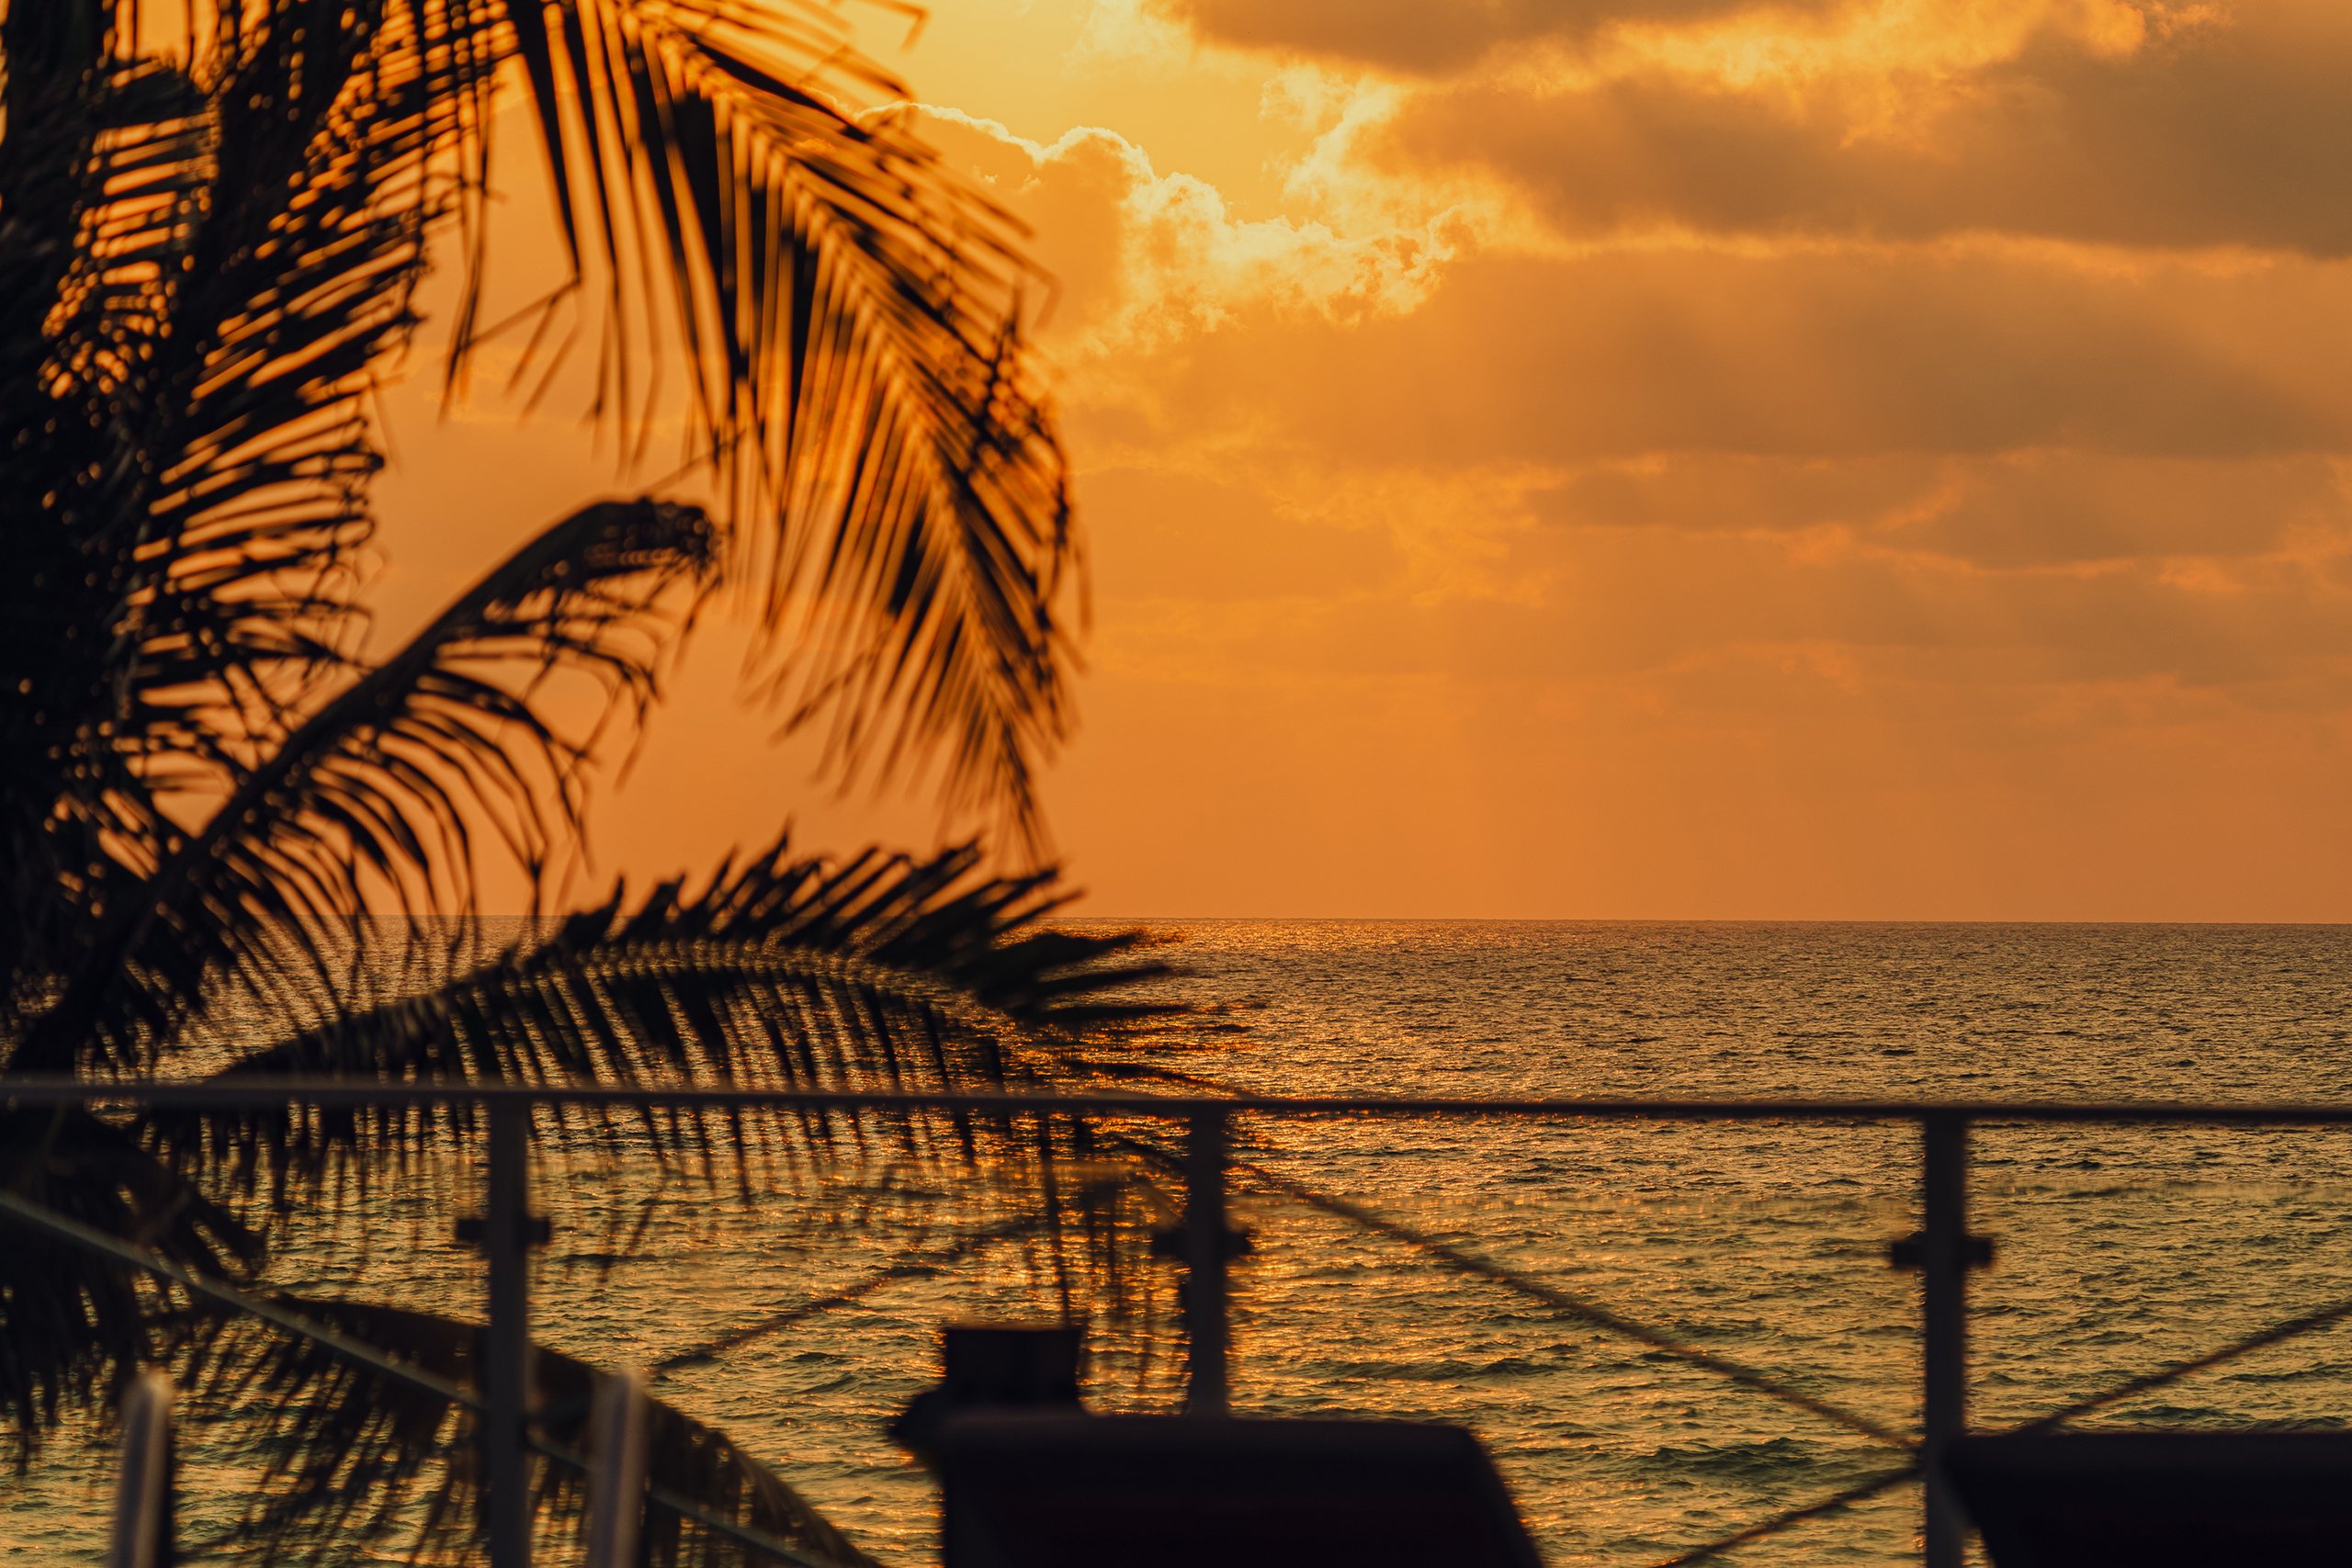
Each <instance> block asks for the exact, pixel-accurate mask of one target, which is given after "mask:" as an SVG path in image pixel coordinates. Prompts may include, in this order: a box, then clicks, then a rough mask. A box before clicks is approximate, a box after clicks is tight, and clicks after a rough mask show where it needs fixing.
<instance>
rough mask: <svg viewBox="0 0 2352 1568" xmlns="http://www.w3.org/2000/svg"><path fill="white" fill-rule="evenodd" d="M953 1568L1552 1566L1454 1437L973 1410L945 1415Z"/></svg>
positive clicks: (1386, 1428)
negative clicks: (1540, 1555)
mask: <svg viewBox="0 0 2352 1568" xmlns="http://www.w3.org/2000/svg"><path fill="white" fill-rule="evenodd" d="M929 1446H930V1457H931V1461H932V1463H933V1467H934V1468H935V1469H936V1470H937V1472H938V1474H939V1480H940V1489H941V1499H942V1520H941V1524H942V1527H943V1531H944V1543H943V1544H944V1558H945V1562H946V1568H1322V1565H1327V1564H1328V1565H1329V1568H1341V1565H1344V1568H1541V1563H1542V1560H1541V1559H1540V1558H1539V1557H1538V1556H1537V1555H1536V1552H1535V1547H1534V1544H1533V1543H1532V1541H1530V1540H1528V1537H1527V1530H1526V1528H1525V1527H1524V1526H1523V1525H1521V1522H1520V1518H1519V1513H1518V1510H1517V1509H1516V1508H1514V1507H1513V1506H1511V1501H1510V1494H1509V1493H1507V1492H1506V1491H1505V1490H1504V1489H1503V1483H1502V1478H1501V1477H1500V1476H1499V1475H1498V1474H1496V1473H1495V1467H1494V1465H1493V1463H1492V1462H1491V1461H1488V1459H1487V1453H1486V1450H1484V1449H1482V1448H1480V1447H1479V1446H1478V1441H1477V1439H1476V1438H1473V1437H1472V1436H1471V1435H1470V1434H1469V1433H1468V1432H1466V1431H1464V1430H1463V1429H1462V1428H1461V1427H1446V1426H1437V1425H1431V1424H1422V1423H1418V1422H1407V1421H1289V1420H1249V1419H1237V1418H1228V1417H1216V1416H1086V1415H1075V1414H1069V1413H1067V1412H1052V1411H1016V1410H976V1411H971V1412H967V1413H957V1414H955V1415H951V1416H946V1417H945V1418H944V1419H942V1420H941V1421H940V1422H939V1423H938V1425H937V1426H936V1427H935V1428H934V1429H933V1433H932V1436H931V1441H930V1445H929Z"/></svg>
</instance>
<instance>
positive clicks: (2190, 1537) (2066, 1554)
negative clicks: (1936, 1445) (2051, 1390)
mask: <svg viewBox="0 0 2352 1568" xmlns="http://www.w3.org/2000/svg"><path fill="white" fill-rule="evenodd" d="M1948 1464H1949V1471H1950V1474H1951V1479H1952V1483H1953V1484H1954V1486H1955V1487H1957V1489H1958V1490H1959V1492H1960V1495H1961V1500H1962V1503H1964V1504H1965V1505H1966V1506H1967V1508H1968V1511H1969V1515H1970V1517H1972V1518H1973V1519H1974V1520H1975V1523H1976V1528H1977V1529H1979V1530H1980V1531H1982V1532H1983V1534H1984V1537H1985V1551H1986V1553H1987V1554H1988V1555H1990V1556H1991V1558H1992V1559H1993V1561H1994V1562H1995V1563H1996V1564H1997V1565H1998V1568H2239V1565H2241V1564H2244V1565H2245V1568H2256V1565H2270V1564H2287V1563H2304V1562H2352V1433H2343V1432H2063V1433H2049V1434H2041V1435H2032V1436H2018V1437H1998V1436H1991V1437H1982V1438H1967V1439H1965V1440H1963V1441H1962V1442H1960V1443H1958V1444H1956V1445H1955V1446H1954V1448H1953V1450H1952V1452H1951V1457H1950V1459H1949V1461H1948Z"/></svg>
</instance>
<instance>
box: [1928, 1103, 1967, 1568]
mask: <svg viewBox="0 0 2352 1568" xmlns="http://www.w3.org/2000/svg"><path fill="white" fill-rule="evenodd" d="M1921 1133H1922V1144H1923V1148H1922V1151H1921V1152H1922V1155H1923V1156H1924V1157H1923V1160H1922V1170H1921V1183H1920V1186H1921V1191H1920V1197H1921V1200H1922V1201H1921V1208H1922V1210H1923V1213H1922V1216H1921V1219H1922V1224H1921V1231H1920V1236H1919V1282H1920V1297H1921V1308H1922V1312H1921V1316H1922V1320H1923V1322H1922V1336H1921V1341H1922V1343H1921V1348H1922V1351H1923V1358H1924V1361H1925V1365H1924V1367H1923V1369H1922V1371H1923V1380H1922V1383H1923V1386H1922V1388H1921V1399H1920V1416H1921V1420H1920V1426H1921V1432H1920V1444H1919V1467H1920V1473H1921V1476H1922V1478H1923V1480H1924V1482H1925V1487H1926V1493H1927V1499H1926V1518H1925V1521H1924V1529H1923V1531H1922V1543H1923V1547H1924V1553H1923V1556H1924V1561H1925V1562H1926V1564H1927V1568H1960V1565H1961V1559H1962V1551H1964V1549H1965V1546H1966V1542H1967V1539H1968V1525H1967V1520H1966V1517H1965V1516H1964V1515H1963V1514H1962V1512H1961V1506H1960V1499H1959V1498H1958V1497H1957V1496H1956V1495H1953V1492H1952V1489H1951V1480H1950V1478H1949V1476H1948V1475H1947V1473H1946V1471H1945V1466H1944V1458H1945V1455H1946V1453H1947V1451H1948V1450H1949V1449H1950V1448H1951V1444H1952V1442H1953V1441H1954V1440H1955V1439H1957V1438H1960V1437H1962V1435H1963V1434H1964V1433H1966V1431H1967V1430H1968V1271H1969V1268H1970V1266H1971V1264H1972V1262H1973V1245H1974V1244H1973V1240H1972V1238H1971V1237H1970V1235H1969V1232H1968V1121H1967V1118H1965V1117H1962V1116H1952V1115H1931V1116H1929V1117H1928V1118H1926V1120H1925V1121H1924V1122H1922V1123H1921Z"/></svg>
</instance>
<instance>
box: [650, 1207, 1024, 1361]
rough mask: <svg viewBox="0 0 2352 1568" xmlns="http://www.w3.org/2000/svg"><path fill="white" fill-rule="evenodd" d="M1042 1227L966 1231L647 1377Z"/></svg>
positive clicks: (713, 1341)
mask: <svg viewBox="0 0 2352 1568" xmlns="http://www.w3.org/2000/svg"><path fill="white" fill-rule="evenodd" d="M1038 1227H1039V1221H1038V1220H1037V1218H1036V1216H1035V1215H1034V1214H1020V1215H1015V1216H1014V1217H1013V1218H1012V1219H1009V1220H1003V1221H1000V1222H999V1223H998V1224H992V1225H987V1226H983V1227H982V1228H980V1229H978V1230H974V1231H966V1232H964V1233H962V1234H961V1235H956V1236H953V1237H950V1238H949V1239H948V1240H947V1241H946V1242H944V1243H943V1244H940V1245H938V1246H934V1247H925V1248H920V1249H917V1250H915V1251H912V1252H909V1253H906V1254H904V1255H902V1256H900V1257H899V1258H898V1259H897V1260H895V1261H893V1262H891V1263H889V1264H887V1265H885V1266H884V1267H883V1268H881V1269H876V1271H875V1272H874V1273H871V1274H869V1275H867V1276H866V1277H865V1279H863V1280H859V1281H858V1282H857V1283H855V1284H854V1285H848V1286H844V1287H843V1288H842V1289H841V1290H838V1291H835V1292H832V1293H831V1294H830V1295H822V1296H818V1297H815V1298H813V1299H811V1300H809V1301H805V1302H802V1303H798V1304H797V1305H795V1306H788V1307H785V1308H783V1309H781V1310H779V1311H776V1312H773V1313H770V1314H767V1315H766V1316H765V1317H762V1318H758V1319H755V1320H754V1321H752V1322H751V1323H747V1324H743V1325H741V1326H740V1327H736V1328H730V1329H729V1330H728V1331H727V1332H726V1333H724V1334H721V1335H718V1336H717V1337H714V1338H710V1339H706V1340H704V1341H703V1342H702V1343H701V1344H699V1345H694V1346H690V1347H688V1348H685V1349H684V1350H680V1351H677V1352H675V1353H674V1354H672V1355H668V1356H664V1357H662V1359H660V1360H658V1361H655V1362H653V1363H652V1364H651V1365H650V1366H649V1367H648V1368H647V1369H646V1376H648V1377H649V1378H652V1379H655V1380H659V1379H662V1378H665V1377H668V1376H669V1375H670V1374H671V1373H673V1372H677V1371H684V1370H685V1369H686V1368H688V1367H694V1366H700V1365H701V1364H703V1363H704V1362H706V1361H710V1360H714V1359H718V1357H720V1356H722V1355H724V1354H726V1353H727V1352H728V1351H729V1350H732V1349H735V1348H738V1347H740V1346H742V1345H747V1344H749V1343H750V1342H751V1341H752V1340H754V1339H757V1338H760V1337H763V1336H764V1335H769V1334H775V1333H777V1332H779V1331H780V1330H783V1329H786V1328H789V1327H791V1326H792V1325H795V1324H797V1323H801V1322H804V1321H806V1320H807V1319H809V1318H812V1317H816V1316H819V1315H820V1314H824V1313H828V1312H831V1311H833V1310H835V1309H836V1308H840V1307H845V1306H853V1305H854V1304H856V1303H859V1302H861V1301H864V1300H865V1298H866V1297H868V1296H870V1295H872V1294H874V1293H875V1292H876V1291H879V1290H882V1289H883V1288H885V1287H886V1286H889V1285H895V1284H898V1283H899V1282H900V1281H902V1280H927V1279H929V1278H931V1277H932V1276H933V1275H935V1274H937V1273H939V1272H941V1271H942V1270H943V1269H947V1268H950V1267H952V1266H953V1265H955V1264H957V1263H961V1262H962V1261H964V1260H965V1259H966V1258H970V1257H972V1256H973V1255H974V1254H976V1253H979V1252H984V1251H986V1250H987V1249H988V1248H989V1247H993V1246H995V1245H996V1244H997V1243H998V1242H1001V1241H1009V1240H1011V1239H1012V1237H1014V1236H1017V1235H1023V1234H1024V1233H1027V1232H1030V1231H1034V1230H1036V1229H1037V1228H1038Z"/></svg>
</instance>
